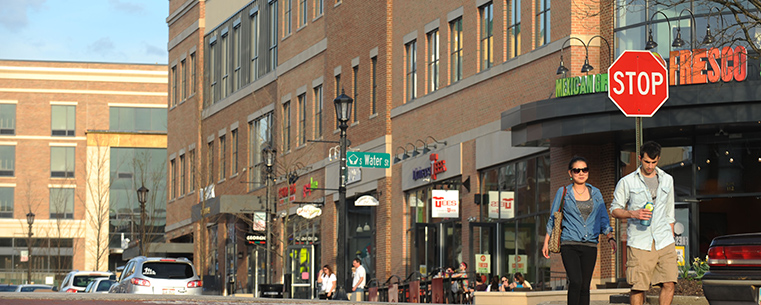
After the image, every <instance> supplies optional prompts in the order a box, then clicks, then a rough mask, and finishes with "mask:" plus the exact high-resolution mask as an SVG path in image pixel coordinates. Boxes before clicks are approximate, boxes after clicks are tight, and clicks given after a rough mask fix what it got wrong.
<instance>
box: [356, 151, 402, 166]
mask: <svg viewBox="0 0 761 305" xmlns="http://www.w3.org/2000/svg"><path fill="white" fill-rule="evenodd" d="M346 166H348V167H365V168H389V167H391V154H387V153H375V152H360V151H347V152H346Z"/></svg>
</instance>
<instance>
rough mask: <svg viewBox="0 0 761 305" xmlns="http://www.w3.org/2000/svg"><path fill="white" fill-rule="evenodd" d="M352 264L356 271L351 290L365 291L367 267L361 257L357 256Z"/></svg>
mask: <svg viewBox="0 0 761 305" xmlns="http://www.w3.org/2000/svg"><path fill="white" fill-rule="evenodd" d="M352 264H353V265H354V268H356V271H354V278H353V279H352V281H351V291H354V292H360V293H362V292H365V278H367V274H366V272H365V267H363V266H362V261H360V260H359V258H355V259H354V262H353V263H352Z"/></svg>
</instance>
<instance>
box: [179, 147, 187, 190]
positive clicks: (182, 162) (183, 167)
mask: <svg viewBox="0 0 761 305" xmlns="http://www.w3.org/2000/svg"><path fill="white" fill-rule="evenodd" d="M186 162H187V160H185V154H181V155H180V168H179V170H180V182H179V186H180V192H179V193H180V196H183V195H185V194H186V193H187V184H186V183H187V180H185V179H186V178H187V176H186V170H187V168H186V166H187V163H186Z"/></svg>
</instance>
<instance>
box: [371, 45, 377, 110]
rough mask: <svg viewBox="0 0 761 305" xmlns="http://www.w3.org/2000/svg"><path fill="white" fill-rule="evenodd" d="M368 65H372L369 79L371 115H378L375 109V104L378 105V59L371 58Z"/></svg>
mask: <svg viewBox="0 0 761 305" xmlns="http://www.w3.org/2000/svg"><path fill="white" fill-rule="evenodd" d="M370 64H371V65H372V70H373V71H372V72H371V75H370V77H371V78H372V80H371V82H372V89H371V90H372V91H371V93H370V95H371V96H370V99H371V101H372V105H371V107H372V109H371V110H372V114H376V113H378V109H377V103H378V75H377V73H378V57H373V58H371V59H370Z"/></svg>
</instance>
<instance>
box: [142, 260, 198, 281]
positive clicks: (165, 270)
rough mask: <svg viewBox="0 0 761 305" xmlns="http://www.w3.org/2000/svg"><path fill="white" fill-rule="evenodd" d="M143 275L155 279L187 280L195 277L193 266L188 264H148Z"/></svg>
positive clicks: (143, 270) (144, 266)
mask: <svg viewBox="0 0 761 305" xmlns="http://www.w3.org/2000/svg"><path fill="white" fill-rule="evenodd" d="M142 274H143V276H145V277H150V278H155V279H187V278H191V277H193V266H192V265H190V264H188V263H175V262H148V263H145V264H143V269H142Z"/></svg>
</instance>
